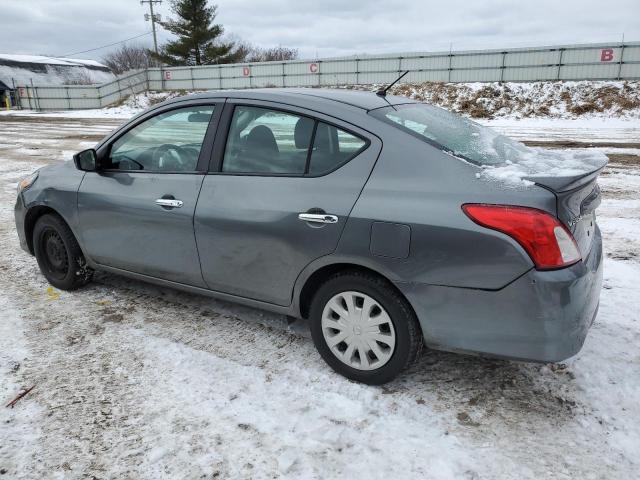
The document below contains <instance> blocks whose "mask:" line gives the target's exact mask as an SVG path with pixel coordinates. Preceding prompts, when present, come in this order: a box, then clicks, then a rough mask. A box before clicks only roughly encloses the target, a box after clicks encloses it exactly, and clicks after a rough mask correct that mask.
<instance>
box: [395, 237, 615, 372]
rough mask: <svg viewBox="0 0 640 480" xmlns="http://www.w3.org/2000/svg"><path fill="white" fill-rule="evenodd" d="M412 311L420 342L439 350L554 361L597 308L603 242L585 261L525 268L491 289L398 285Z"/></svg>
mask: <svg viewBox="0 0 640 480" xmlns="http://www.w3.org/2000/svg"><path fill="white" fill-rule="evenodd" d="M397 286H398V288H399V289H400V290H401V291H402V292H403V293H404V294H405V295H406V297H407V298H408V300H409V302H410V303H411V304H412V306H413V308H414V309H415V311H416V314H417V315H418V319H419V320H420V324H421V326H422V331H423V334H424V339H425V343H426V344H427V346H429V347H432V348H434V349H439V350H449V351H462V352H468V353H481V354H487V355H491V356H498V357H505V358H511V359H517V360H527V361H539V362H557V361H561V360H564V359H566V358H569V357H571V356H573V355H575V354H576V353H578V352H579V351H580V349H581V348H582V345H583V343H584V340H585V338H586V336H587V332H588V330H589V327H590V326H591V324H592V323H593V320H594V319H595V316H596V314H597V311H598V305H599V299H600V289H601V287H602V239H601V236H600V230H599V229H598V228H597V227H596V230H595V232H594V239H593V245H592V247H591V251H590V252H589V255H588V256H587V258H586V259H584V260H583V261H581V262H579V263H577V264H575V265H572V266H570V267H567V268H564V269H562V270H554V271H537V270H535V269H532V270H530V271H529V272H527V273H526V274H524V275H523V276H522V277H520V278H518V279H517V280H515V281H514V282H512V283H510V284H509V285H507V286H506V287H504V288H502V289H501V290H497V291H488V290H475V289H465V288H455V287H443V286H432V285H424V284H406V283H399V284H397Z"/></svg>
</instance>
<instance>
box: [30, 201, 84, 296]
mask: <svg viewBox="0 0 640 480" xmlns="http://www.w3.org/2000/svg"><path fill="white" fill-rule="evenodd" d="M33 250H34V253H35V256H36V260H37V261H38V266H39V267H40V271H41V272H42V274H43V275H44V276H45V278H46V279H47V281H48V282H49V283H50V284H51V285H53V286H54V287H56V288H59V289H60V290H75V289H77V288H79V287H82V286H83V285H86V284H87V283H88V282H89V281H91V277H92V276H93V272H92V270H90V269H89V268H88V267H87V262H86V260H85V258H84V255H83V253H82V250H81V249H80V245H78V242H77V241H76V239H75V237H74V236H73V232H71V229H70V228H69V226H68V225H67V224H66V223H65V222H64V220H62V218H60V217H59V216H58V215H54V214H46V215H43V216H42V217H40V218H39V219H38V221H37V222H36V225H35V227H34V229H33Z"/></svg>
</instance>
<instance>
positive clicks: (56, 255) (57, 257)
mask: <svg viewBox="0 0 640 480" xmlns="http://www.w3.org/2000/svg"><path fill="white" fill-rule="evenodd" d="M43 247H44V248H43V250H44V253H45V256H46V263H47V264H48V265H47V267H48V270H49V271H50V272H51V273H53V274H56V275H58V276H64V275H66V273H67V270H68V268H69V258H68V256H67V249H66V247H65V245H64V242H63V241H62V238H61V237H60V235H59V234H58V232H56V231H55V230H49V231H47V232H45V233H44V235H43Z"/></svg>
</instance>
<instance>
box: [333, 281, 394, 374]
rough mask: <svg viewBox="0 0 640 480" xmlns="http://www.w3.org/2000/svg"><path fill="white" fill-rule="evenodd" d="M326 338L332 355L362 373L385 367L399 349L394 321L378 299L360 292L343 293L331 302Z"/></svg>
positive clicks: (334, 297)
mask: <svg viewBox="0 0 640 480" xmlns="http://www.w3.org/2000/svg"><path fill="white" fill-rule="evenodd" d="M322 334H323V336H324V339H325V341H326V343H327V345H328V346H329V348H330V350H331V352H332V353H333V354H334V355H335V356H336V357H337V358H338V359H339V360H340V361H341V362H343V363H345V364H346V365H349V366H350V367H352V368H355V369H358V370H375V369H377V368H380V367H382V366H383V365H384V364H386V363H387V362H388V361H389V360H390V359H391V357H392V356H393V351H394V349H395V340H396V338H395V329H394V327H393V322H392V321H391V318H390V317H389V315H388V314H387V312H386V311H385V310H384V308H383V307H382V305H380V304H379V303H378V302H377V301H376V300H375V299H373V298H372V297H370V296H369V295H366V294H364V293H360V292H342V293H339V294H337V295H334V296H333V297H332V298H331V299H330V300H329V301H328V302H327V304H326V305H325V307H324V310H323V312H322Z"/></svg>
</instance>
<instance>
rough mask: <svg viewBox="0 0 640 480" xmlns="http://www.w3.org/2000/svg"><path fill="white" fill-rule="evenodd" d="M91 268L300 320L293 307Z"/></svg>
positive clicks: (107, 269)
mask: <svg viewBox="0 0 640 480" xmlns="http://www.w3.org/2000/svg"><path fill="white" fill-rule="evenodd" d="M91 263H92V265H91V267H92V268H94V269H95V270H102V271H103V272H108V273H113V274H115V275H122V276H124V277H128V278H132V279H135V280H140V281H143V282H147V283H152V284H154V285H160V286H162V287H169V288H175V289H176V290H182V291H184V292H189V293H195V294H198V295H204V296H206V297H213V298H216V299H219V300H224V301H227V302H232V303H240V304H242V305H246V306H248V307H253V308H258V309H261V310H267V311H269V312H273V313H278V314H281V315H287V316H292V317H296V318H300V315H299V313H298V312H295V311H294V308H293V306H291V305H290V306H287V307H282V306H280V305H274V304H272V303H267V302H261V301H258V300H252V299H250V298H246V297H239V296H236V295H230V294H228V293H222V292H217V291H215V290H207V289H206V288H200V287H193V286H191V285H185V284H183V283H178V282H172V281H170V280H163V279H161V278H156V277H151V276H149V275H143V274H141V273H135V272H130V271H128V270H122V269H120V268H114V267H108V266H106V265H100V264H96V263H95V262H91Z"/></svg>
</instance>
